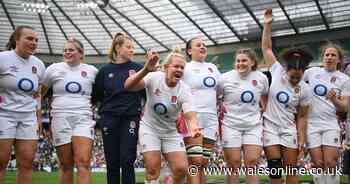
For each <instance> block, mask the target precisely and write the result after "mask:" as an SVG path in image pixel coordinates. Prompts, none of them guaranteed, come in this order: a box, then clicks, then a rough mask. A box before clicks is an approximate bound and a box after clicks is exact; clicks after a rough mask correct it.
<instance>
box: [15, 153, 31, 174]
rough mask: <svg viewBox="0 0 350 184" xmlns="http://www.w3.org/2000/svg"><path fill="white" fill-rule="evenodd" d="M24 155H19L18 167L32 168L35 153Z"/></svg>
mask: <svg viewBox="0 0 350 184" xmlns="http://www.w3.org/2000/svg"><path fill="white" fill-rule="evenodd" d="M22 154H23V155H21V156H19V157H17V160H16V161H17V168H18V169H26V170H32V168H33V161H34V155H32V154H28V153H22Z"/></svg>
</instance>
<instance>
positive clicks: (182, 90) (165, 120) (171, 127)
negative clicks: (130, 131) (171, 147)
mask: <svg viewBox="0 0 350 184" xmlns="http://www.w3.org/2000/svg"><path fill="white" fill-rule="evenodd" d="M143 80H144V81H145V88H146V95H147V101H146V105H145V109H144V115H143V117H142V121H141V123H144V124H145V125H147V126H149V127H152V128H155V130H157V131H158V132H160V133H167V132H171V131H175V130H176V121H177V118H178V115H179V113H180V112H181V111H183V112H184V113H186V112H193V111H194V108H193V104H192V99H193V98H192V95H191V91H190V88H189V87H188V86H187V85H186V84H185V83H184V82H183V81H181V80H180V81H179V82H178V84H177V85H176V86H175V87H172V88H170V87H169V86H168V85H167V84H166V83H165V73H164V72H152V73H149V74H147V76H146V77H145V78H144V79H143Z"/></svg>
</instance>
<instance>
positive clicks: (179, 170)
mask: <svg viewBox="0 0 350 184" xmlns="http://www.w3.org/2000/svg"><path fill="white" fill-rule="evenodd" d="M187 170H188V168H187V164H183V163H178V164H176V165H174V167H173V169H172V172H173V174H174V175H175V176H185V175H186V174H187Z"/></svg>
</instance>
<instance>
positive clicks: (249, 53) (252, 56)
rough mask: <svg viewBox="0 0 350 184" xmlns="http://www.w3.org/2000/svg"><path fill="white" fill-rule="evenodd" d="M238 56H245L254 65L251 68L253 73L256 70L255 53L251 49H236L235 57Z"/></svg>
mask: <svg viewBox="0 0 350 184" xmlns="http://www.w3.org/2000/svg"><path fill="white" fill-rule="evenodd" d="M238 54H245V55H246V56H247V57H248V58H249V59H250V60H252V61H253V62H254V65H253V66H252V70H253V71H255V70H256V69H257V68H258V61H257V57H256V53H255V51H254V50H253V49H250V48H244V49H238V50H237V51H236V57H237V55H238Z"/></svg>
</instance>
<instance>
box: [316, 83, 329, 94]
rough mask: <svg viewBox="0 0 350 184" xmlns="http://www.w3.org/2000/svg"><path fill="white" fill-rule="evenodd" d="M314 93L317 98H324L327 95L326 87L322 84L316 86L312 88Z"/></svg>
mask: <svg viewBox="0 0 350 184" xmlns="http://www.w3.org/2000/svg"><path fill="white" fill-rule="evenodd" d="M314 93H315V94H316V95H318V96H325V95H326V94H327V87H326V86H325V85H323V84H317V85H316V86H315V87H314Z"/></svg>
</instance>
